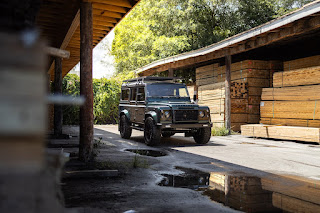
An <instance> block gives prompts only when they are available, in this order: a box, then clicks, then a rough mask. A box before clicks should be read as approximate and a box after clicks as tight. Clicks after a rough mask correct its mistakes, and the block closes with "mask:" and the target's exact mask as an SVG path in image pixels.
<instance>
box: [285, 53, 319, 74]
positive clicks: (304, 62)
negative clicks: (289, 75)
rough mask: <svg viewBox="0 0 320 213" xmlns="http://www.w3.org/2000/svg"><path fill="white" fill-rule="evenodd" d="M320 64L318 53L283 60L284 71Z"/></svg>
mask: <svg viewBox="0 0 320 213" xmlns="http://www.w3.org/2000/svg"><path fill="white" fill-rule="evenodd" d="M315 66H320V55H315V56H311V57H306V58H299V59H296V60H291V61H285V62H283V68H284V71H292V70H296V69H302V68H308V67H315Z"/></svg>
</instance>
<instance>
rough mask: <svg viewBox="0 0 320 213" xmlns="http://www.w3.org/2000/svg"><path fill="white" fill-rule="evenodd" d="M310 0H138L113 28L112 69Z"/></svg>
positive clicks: (221, 35) (203, 41)
mask: <svg viewBox="0 0 320 213" xmlns="http://www.w3.org/2000/svg"><path fill="white" fill-rule="evenodd" d="M308 2H310V0H251V1H247V0H141V2H140V3H139V4H138V5H137V6H136V7H135V9H134V10H133V11H132V12H131V13H130V14H129V15H128V16H127V17H126V18H125V19H124V20H123V21H122V22H121V23H120V24H119V25H118V26H117V27H116V28H115V39H114V41H113V43H112V54H113V55H114V57H115V63H116V72H117V73H123V72H124V73H126V72H129V71H133V70H136V69H137V68H139V67H142V66H144V65H146V64H148V63H150V62H153V61H155V60H158V59H162V58H166V57H169V56H173V55H176V54H179V53H183V52H186V51H190V50H195V49H199V48H201V47H204V46H207V45H210V44H213V43H215V42H218V41H220V40H222V39H225V38H227V37H229V36H232V35H235V34H237V33H240V32H242V31H244V30H248V29H250V28H252V27H256V26H258V25H261V24H263V23H265V22H268V21H270V20H272V19H274V18H276V17H278V16H280V15H283V14H284V13H287V12H289V11H292V10H294V9H296V8H299V7H301V6H302V5H304V4H305V3H308Z"/></svg>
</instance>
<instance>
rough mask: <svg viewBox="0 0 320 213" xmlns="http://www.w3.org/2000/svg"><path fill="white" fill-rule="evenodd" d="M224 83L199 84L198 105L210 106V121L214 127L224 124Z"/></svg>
mask: <svg viewBox="0 0 320 213" xmlns="http://www.w3.org/2000/svg"><path fill="white" fill-rule="evenodd" d="M224 98H225V86H224V83H215V84H208V85H204V86H199V88H198V100H199V104H200V105H206V106H208V107H209V108H210V114H211V121H212V122H213V125H214V126H215V127H222V126H224Z"/></svg>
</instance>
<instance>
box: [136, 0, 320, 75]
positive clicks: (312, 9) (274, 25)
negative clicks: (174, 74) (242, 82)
mask: <svg viewBox="0 0 320 213" xmlns="http://www.w3.org/2000/svg"><path fill="white" fill-rule="evenodd" d="M319 12H320V0H317V1H314V2H311V3H309V4H307V5H305V6H303V7H301V8H300V9H298V10H296V11H293V12H291V13H288V14H286V15H284V16H281V17H279V18H277V19H274V20H272V21H269V22H267V23H265V24H262V25H259V26H257V27H255V28H252V29H250V30H247V31H244V32H242V33H239V34H236V35H234V36H232V37H230V38H227V39H224V40H222V41H220V42H217V43H214V44H211V45H209V46H206V47H203V48H200V49H197V50H192V51H189V52H185V53H181V54H178V55H175V56H171V57H167V58H164V59H160V60H157V61H154V62H152V63H150V64H148V65H145V66H143V67H141V68H138V69H136V70H135V72H136V73H137V74H139V75H143V74H144V72H146V71H149V70H152V69H154V68H156V67H159V66H162V65H166V64H169V63H175V62H178V61H182V60H185V59H189V58H195V57H199V56H204V55H206V54H209V53H213V52H215V51H217V50H221V49H224V48H228V47H229V46H232V45H235V44H237V43H240V42H243V41H246V40H249V39H251V38H253V37H257V36H259V35H261V34H264V33H267V32H270V31H272V30H275V29H278V28H281V27H283V26H285V25H288V24H290V23H293V22H295V21H297V20H300V19H302V18H305V17H308V16H310V15H313V14H315V13H319ZM226 54H227V53H226ZM216 58H219V57H216Z"/></svg>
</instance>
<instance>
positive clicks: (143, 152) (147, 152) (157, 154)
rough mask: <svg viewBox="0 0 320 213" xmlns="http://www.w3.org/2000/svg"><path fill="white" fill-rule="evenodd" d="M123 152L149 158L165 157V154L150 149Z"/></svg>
mask: <svg viewBox="0 0 320 213" xmlns="http://www.w3.org/2000/svg"><path fill="white" fill-rule="evenodd" d="M125 151H128V152H133V153H136V154H139V155H146V156H151V157H163V156H166V155H167V154H166V153H165V152H162V151H158V150H151V149H125Z"/></svg>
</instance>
